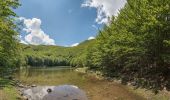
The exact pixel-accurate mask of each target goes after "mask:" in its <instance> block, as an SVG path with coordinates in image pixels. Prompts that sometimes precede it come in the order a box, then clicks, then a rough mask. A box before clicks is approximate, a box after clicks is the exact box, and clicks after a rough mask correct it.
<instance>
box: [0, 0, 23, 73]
mask: <svg viewBox="0 0 170 100" xmlns="http://www.w3.org/2000/svg"><path fill="white" fill-rule="evenodd" d="M19 5H20V4H19V3H18V1H15V0H0V74H2V73H4V72H10V70H12V69H14V68H15V67H18V66H20V57H19V56H20V54H18V52H19V51H20V44H19V40H18V35H19V33H18V32H19V28H18V24H17V23H16V22H15V20H16V14H15V13H14V12H13V9H15V8H17V7H18V6H19ZM2 66H3V67H2Z"/></svg>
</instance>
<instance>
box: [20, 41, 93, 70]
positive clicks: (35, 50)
mask: <svg viewBox="0 0 170 100" xmlns="http://www.w3.org/2000/svg"><path fill="white" fill-rule="evenodd" d="M93 42H94V40H86V41H84V42H82V43H80V44H79V45H78V46H75V47H62V46H47V45H38V46H35V45H24V44H22V57H23V62H24V64H25V65H30V66H48V67H50V66H70V65H72V66H82V62H81V63H78V62H80V61H78V60H81V59H82V58H81V59H80V57H84V56H83V55H84V54H85V53H84V52H85V51H86V49H87V48H88V47H89V46H90V45H91V44H93Z"/></svg>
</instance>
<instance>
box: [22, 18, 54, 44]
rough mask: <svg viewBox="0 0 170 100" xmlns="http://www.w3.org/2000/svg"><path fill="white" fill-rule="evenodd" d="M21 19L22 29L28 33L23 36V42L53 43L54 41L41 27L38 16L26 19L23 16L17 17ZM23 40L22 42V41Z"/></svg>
mask: <svg viewBox="0 0 170 100" xmlns="http://www.w3.org/2000/svg"><path fill="white" fill-rule="evenodd" d="M19 19H20V20H21V21H23V23H24V25H25V28H24V29H23V30H24V31H25V32H26V33H28V35H26V36H25V37H24V40H22V42H23V41H24V42H25V43H28V44H33V45H41V44H42V45H55V41H54V40H53V39H51V38H50V37H49V35H47V34H46V33H44V31H43V30H42V29H41V20H40V19H38V18H32V19H26V18H23V17H20V18H19ZM24 42H23V43H24Z"/></svg>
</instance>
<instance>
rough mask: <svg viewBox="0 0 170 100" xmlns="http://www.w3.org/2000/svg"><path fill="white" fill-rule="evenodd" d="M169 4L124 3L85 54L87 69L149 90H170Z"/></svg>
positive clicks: (154, 0)
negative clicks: (98, 71)
mask: <svg viewBox="0 0 170 100" xmlns="http://www.w3.org/2000/svg"><path fill="white" fill-rule="evenodd" d="M169 5H170V1H169V0H127V4H126V5H125V7H124V8H123V9H122V10H120V13H119V15H118V16H117V17H113V19H112V22H111V23H110V25H108V26H105V28H104V29H103V30H101V31H100V33H99V35H98V37H97V39H96V43H95V44H94V45H93V47H92V48H89V50H88V53H87V59H86V60H87V66H88V67H89V68H90V69H95V70H100V71H102V72H103V73H104V74H105V75H107V76H110V77H117V78H120V79H122V82H123V83H127V82H135V84H136V86H142V87H146V88H149V89H155V90H158V89H163V88H164V87H166V88H170V87H169V86H170V83H169V82H170V80H169V79H170V77H169V76H170V74H169V73H170V52H169V51H170V45H169V41H170V33H169V32H170V20H168V19H169V17H170V6H169Z"/></svg>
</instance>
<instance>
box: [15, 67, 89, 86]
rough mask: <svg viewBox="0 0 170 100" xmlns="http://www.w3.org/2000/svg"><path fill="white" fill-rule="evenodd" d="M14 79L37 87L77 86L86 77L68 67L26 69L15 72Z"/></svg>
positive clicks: (81, 83)
mask: <svg viewBox="0 0 170 100" xmlns="http://www.w3.org/2000/svg"><path fill="white" fill-rule="evenodd" d="M16 78H17V79H19V80H21V81H22V82H24V83H27V84H37V85H62V84H69V85H77V86H81V85H83V83H85V82H86V81H87V80H86V76H85V75H84V74H82V73H78V72H75V71H74V70H73V69H72V68H70V67H62V66H60V67H52V68H27V69H21V70H20V71H18V72H17V74H16Z"/></svg>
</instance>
